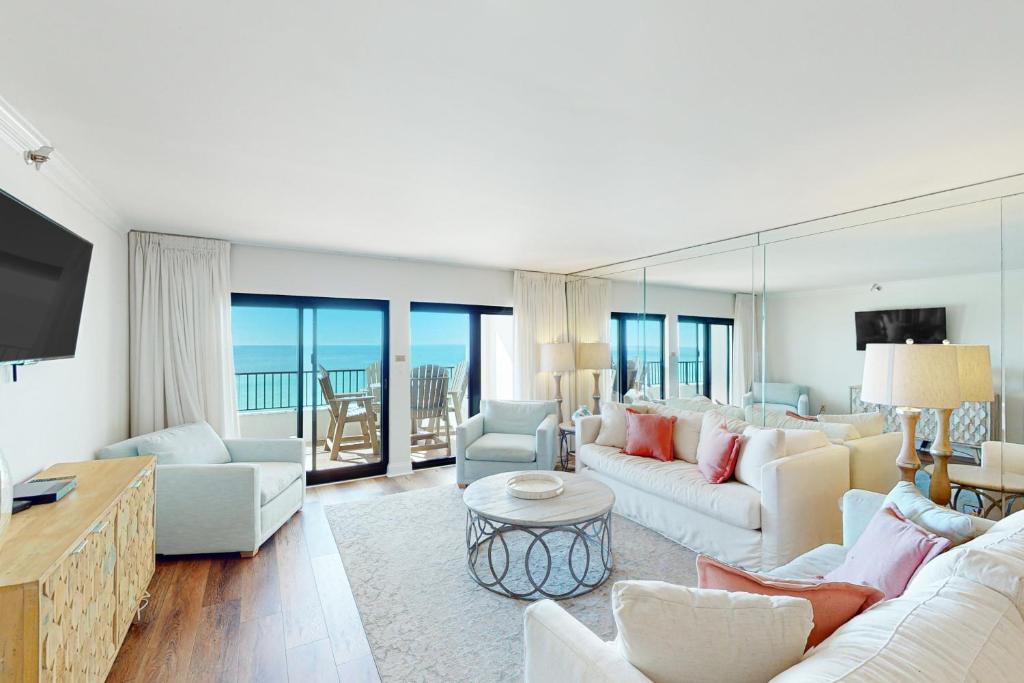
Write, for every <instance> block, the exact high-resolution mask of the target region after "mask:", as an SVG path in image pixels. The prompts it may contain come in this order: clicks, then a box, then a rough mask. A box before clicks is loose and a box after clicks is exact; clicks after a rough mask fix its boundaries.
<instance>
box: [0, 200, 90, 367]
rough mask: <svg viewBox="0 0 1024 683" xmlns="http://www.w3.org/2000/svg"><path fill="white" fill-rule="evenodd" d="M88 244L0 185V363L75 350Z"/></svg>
mask: <svg viewBox="0 0 1024 683" xmlns="http://www.w3.org/2000/svg"><path fill="white" fill-rule="evenodd" d="M91 258H92V244H90V243H89V242H86V241H85V240H83V239H82V238H81V237H79V236H78V235H76V234H74V233H73V232H71V231H70V230H67V229H66V228H64V227H62V226H60V225H58V224H57V223H55V222H53V221H52V220H50V219H49V218H47V217H46V216H44V215H42V214H41V213H39V212H38V211H36V210H34V209H32V208H31V207H29V206H26V205H25V204H22V203H21V202H19V201H18V200H17V199H15V198H14V197H11V196H10V195H8V194H7V193H5V192H3V191H2V190H0V363H12V362H24V361H34V360H46V359H51V358H68V357H70V356H74V355H75V346H76V345H77V343H78V325H79V322H80V320H81V317H82V302H83V301H84V300H85V283H86V281H87V280H88V278H89V261H90V259H91Z"/></svg>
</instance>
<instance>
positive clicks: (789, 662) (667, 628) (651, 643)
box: [612, 581, 813, 683]
mask: <svg viewBox="0 0 1024 683" xmlns="http://www.w3.org/2000/svg"><path fill="white" fill-rule="evenodd" d="M612 612H613V613H614V616H615V625H616V627H618V631H619V635H618V638H617V639H616V642H617V643H618V646H619V650H620V651H621V652H622V655H623V656H624V657H625V658H626V659H627V660H628V661H629V663H630V664H632V665H633V666H635V667H636V668H637V669H639V670H640V671H642V672H643V674H644V675H645V676H647V677H648V678H650V679H651V680H652V681H654V683H693V682H697V681H700V682H704V681H707V682H709V683H710V682H712V681H716V682H717V681H730V683H747V682H749V683H754V682H755V681H756V682H757V683H764V681H767V680H768V679H770V678H772V677H773V676H775V675H777V674H779V673H781V672H782V671H785V670H786V669H788V668H789V667H791V666H793V665H794V664H796V663H797V662H799V661H800V657H801V656H802V655H803V653H804V647H805V646H806V644H807V634H808V633H810V632H811V626H812V624H813V621H812V612H811V603H810V602H809V601H808V600H805V599H803V598H793V597H789V596H767V595H754V594H752V593H732V592H729V591H719V590H701V589H699V588H687V587H685V586H676V585H673V584H670V583H664V582H662V581H620V582H618V583H616V584H615V585H614V586H613V587H612Z"/></svg>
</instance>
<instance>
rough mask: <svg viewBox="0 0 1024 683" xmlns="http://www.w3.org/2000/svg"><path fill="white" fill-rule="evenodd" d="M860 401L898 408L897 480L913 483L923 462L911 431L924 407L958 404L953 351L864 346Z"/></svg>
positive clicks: (910, 345)
mask: <svg viewBox="0 0 1024 683" xmlns="http://www.w3.org/2000/svg"><path fill="white" fill-rule="evenodd" d="M860 395H861V400H863V401H865V402H867V403H877V404H880V405H887V406H896V414H897V415H899V416H900V423H901V424H902V426H903V445H902V447H901V448H900V452H899V455H898V456H897V457H896V466H897V467H899V468H900V473H901V476H900V478H901V479H903V480H904V481H909V482H911V483H913V481H914V476H915V475H916V474H917V470H918V468H919V467H920V466H921V460H920V458H918V457H917V445H916V441H915V435H916V433H917V420H918V418H920V417H921V409H922V408H939V409H942V408H948V409H953V408H956V407H957V406H959V405H960V381H959V370H958V365H957V352H956V349H955V348H953V346H951V345H947V344H914V343H913V342H908V343H906V344H868V345H867V348H866V354H865V356H864V378H863V381H862V382H861V390H860Z"/></svg>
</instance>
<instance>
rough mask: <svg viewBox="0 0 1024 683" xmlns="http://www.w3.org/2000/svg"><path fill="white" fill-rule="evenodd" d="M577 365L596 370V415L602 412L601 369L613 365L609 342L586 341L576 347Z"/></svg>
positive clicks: (583, 368) (608, 368) (581, 368)
mask: <svg viewBox="0 0 1024 683" xmlns="http://www.w3.org/2000/svg"><path fill="white" fill-rule="evenodd" d="M576 367H577V368H579V369H580V370H592V371H593V372H594V395H593V396H592V397H591V398H593V399H594V415H600V414H601V371H602V370H610V369H611V367H612V347H611V345H610V344H608V342H584V343H581V344H578V345H577V347H576Z"/></svg>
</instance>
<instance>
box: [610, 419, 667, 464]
mask: <svg viewBox="0 0 1024 683" xmlns="http://www.w3.org/2000/svg"><path fill="white" fill-rule="evenodd" d="M676 419H677V418H676V416H675V415H672V416H666V415H649V414H646V413H641V412H640V411H638V410H634V409H632V408H626V447H625V448H624V449H623V451H622V452H623V453H625V454H626V455H642V456H644V457H648V458H657V459H658V460H664V461H665V462H668V461H669V460H672V433H673V432H674V431H675V428H676Z"/></svg>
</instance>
